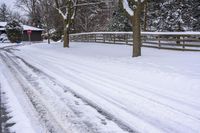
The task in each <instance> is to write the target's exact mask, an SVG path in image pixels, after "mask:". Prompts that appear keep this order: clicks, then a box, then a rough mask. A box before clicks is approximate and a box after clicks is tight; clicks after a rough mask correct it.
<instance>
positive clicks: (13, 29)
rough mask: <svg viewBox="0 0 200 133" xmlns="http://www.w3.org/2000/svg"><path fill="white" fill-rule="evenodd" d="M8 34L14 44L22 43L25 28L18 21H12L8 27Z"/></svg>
mask: <svg viewBox="0 0 200 133" xmlns="http://www.w3.org/2000/svg"><path fill="white" fill-rule="evenodd" d="M6 33H7V36H8V39H9V40H10V41H11V42H12V43H14V42H16V43H19V42H21V41H22V35H23V27H22V25H20V23H19V22H18V21H16V20H12V21H10V22H8V23H7V25H6Z"/></svg>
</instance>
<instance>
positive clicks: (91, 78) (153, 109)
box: [1, 43, 200, 133]
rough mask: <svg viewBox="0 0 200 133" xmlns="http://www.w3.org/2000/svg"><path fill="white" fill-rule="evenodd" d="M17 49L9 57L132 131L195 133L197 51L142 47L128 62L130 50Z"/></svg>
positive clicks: (199, 78)
mask: <svg viewBox="0 0 200 133" xmlns="http://www.w3.org/2000/svg"><path fill="white" fill-rule="evenodd" d="M19 49H20V51H16V52H15V54H17V55H18V56H20V57H22V58H23V59H25V60H26V61H27V62H29V63H30V64H32V65H34V66H36V67H38V68H39V69H41V70H43V71H45V72H46V73H48V74H49V75H51V76H52V77H54V78H55V79H56V80H57V81H59V82H61V83H62V84H65V85H66V86H68V87H69V88H70V89H72V90H73V91H75V92H76V93H78V94H79V95H80V96H81V97H84V98H85V99H87V100H88V101H92V102H93V103H94V104H96V105H97V106H98V107H100V108H102V109H103V110H106V111H107V112H109V113H110V114H112V115H113V116H114V117H115V118H117V119H119V120H120V121H122V122H123V123H124V124H126V125H127V126H129V127H130V128H132V129H134V130H136V131H138V132H142V133H144V132H145V133H199V132H200V53H199V52H180V51H170V50H158V49H149V48H142V56H141V57H137V58H131V49H132V47H130V46H124V45H111V44H96V43H70V48H62V44H61V43H55V44H50V45H48V44H44V43H43V44H35V45H27V46H23V47H19ZM1 78H3V77H1ZM47 95H48V94H47ZM91 119H92V118H91Z"/></svg>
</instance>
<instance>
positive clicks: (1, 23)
mask: <svg viewBox="0 0 200 133" xmlns="http://www.w3.org/2000/svg"><path fill="white" fill-rule="evenodd" d="M6 24H7V22H0V27H5V26H6ZM22 26H23V29H24V30H34V31H42V30H43V29H40V28H36V27H33V26H29V25H22ZM4 29H5V28H1V30H4Z"/></svg>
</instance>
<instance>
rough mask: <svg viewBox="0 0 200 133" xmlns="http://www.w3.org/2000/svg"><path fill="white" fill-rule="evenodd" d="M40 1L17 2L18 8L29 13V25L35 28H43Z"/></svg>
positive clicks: (20, 0)
mask: <svg viewBox="0 0 200 133" xmlns="http://www.w3.org/2000/svg"><path fill="white" fill-rule="evenodd" d="M39 4H40V3H39V0H17V2H16V6H17V7H19V8H21V9H22V10H24V11H25V12H26V13H28V16H29V18H30V21H29V23H30V24H31V25H33V26H36V27H40V26H41V22H40V21H41V20H40V18H41V15H40V10H39Z"/></svg>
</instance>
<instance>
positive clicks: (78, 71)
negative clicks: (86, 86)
mask: <svg viewBox="0 0 200 133" xmlns="http://www.w3.org/2000/svg"><path fill="white" fill-rule="evenodd" d="M70 66H71V67H65V69H69V70H70V71H71V70H73V71H75V72H77V73H81V71H80V70H75V69H74V68H76V65H70ZM78 66H79V67H78V68H80V66H81V65H78ZM57 67H58V66H57ZM82 70H84V71H86V72H89V71H88V70H87V69H82ZM90 70H91V69H90ZM74 74H76V73H74ZM70 76H73V75H70ZM86 76H88V77H90V78H91V77H92V76H91V75H86ZM78 77H79V78H78ZM74 78H76V79H77V81H80V80H81V79H83V78H86V77H84V76H83V77H81V76H80V75H79V76H77V77H74ZM93 78H96V77H93ZM99 78H100V77H99ZM82 83H83V82H82ZM88 83H89V79H88ZM105 83H106V82H104V85H105ZM90 91H92V89H91V90H90ZM94 94H95V92H94ZM101 96H102V97H103V98H104V99H106V98H107V97H105V96H106V93H105V94H102V95H101ZM142 97H144V96H142ZM144 98H145V97H144ZM146 99H147V100H151V99H148V98H146ZM116 100H117V99H116ZM151 101H152V100H151ZM153 102H154V101H153ZM159 104H160V103H159ZM119 105H120V104H119ZM161 105H162V103H161ZM163 106H166V105H163ZM170 108H171V107H170ZM172 109H173V108H172ZM175 110H177V109H175ZM177 111H178V112H179V113H183V114H184V112H182V111H180V110H177ZM185 115H188V114H185ZM189 116H191V115H189ZM193 118H194V119H196V117H193ZM157 123H158V122H157ZM163 128H165V127H163ZM168 128H169V129H170V127H168ZM165 130H166V129H165Z"/></svg>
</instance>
